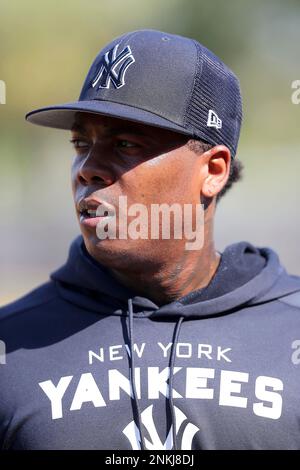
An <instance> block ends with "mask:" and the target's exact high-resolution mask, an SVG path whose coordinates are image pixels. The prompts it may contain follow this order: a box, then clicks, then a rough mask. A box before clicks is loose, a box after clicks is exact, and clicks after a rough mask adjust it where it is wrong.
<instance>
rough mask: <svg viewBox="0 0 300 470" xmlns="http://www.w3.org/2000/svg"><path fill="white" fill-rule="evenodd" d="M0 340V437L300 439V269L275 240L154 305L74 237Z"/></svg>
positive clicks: (231, 256)
mask: <svg viewBox="0 0 300 470" xmlns="http://www.w3.org/2000/svg"><path fill="white" fill-rule="evenodd" d="M0 340H1V341H2V342H1V343H0V344H1V348H2V354H0V359H1V362H0V447H1V448H2V449H128V450H130V449H143V448H144V449H149V450H153V449H183V450H187V449H300V278H299V277H296V276H291V275H288V274H287V273H286V271H285V269H284V268H283V267H282V266H281V265H280V262H279V260H278V257H277V255H276V253H274V251H272V250H271V249H268V248H255V247H254V246H252V245H251V244H249V243H247V242H240V243H236V244H234V245H231V246H229V247H228V248H226V249H225V251H224V252H223V254H222V257H221V262H220V265H219V268H218V270H217V272H216V274H215V276H214V277H213V279H212V280H211V282H210V283H209V285H208V286H207V287H206V288H204V289H200V290H197V291H194V292H192V293H190V294H188V295H186V296H184V297H182V298H180V299H178V300H176V301H173V302H171V303H169V304H166V305H163V306H158V305H156V304H155V303H154V302H153V301H151V300H150V299H147V298H145V297H141V296H138V295H136V293H134V292H131V291H130V290H129V289H127V288H125V287H124V286H122V285H121V284H119V283H118V282H117V281H116V280H115V279H114V278H113V277H112V276H111V275H110V272H109V270H108V269H106V268H105V267H103V266H101V265H100V264H98V263H97V262H95V261H94V260H93V259H92V258H91V257H90V256H89V255H88V254H87V252H86V250H85V247H84V244H83V240H82V238H81V237H78V238H77V239H76V240H75V241H74V242H73V244H72V246H71V249H70V254H69V258H68V261H67V263H66V264H65V265H64V266H63V267H62V268H60V269H59V270H58V271H56V272H54V273H53V274H52V276H51V279H50V281H49V282H48V283H46V284H44V285H42V286H41V287H39V288H37V289H36V290H34V291H33V292H31V293H29V294H28V295H26V296H25V297H23V298H22V299H20V300H18V301H16V302H14V303H12V304H10V305H8V306H6V307H3V308H2V309H0ZM4 346H5V347H6V354H4V352H5V351H4V350H3V348H4ZM170 391H171V392H170ZM169 392H170V393H169Z"/></svg>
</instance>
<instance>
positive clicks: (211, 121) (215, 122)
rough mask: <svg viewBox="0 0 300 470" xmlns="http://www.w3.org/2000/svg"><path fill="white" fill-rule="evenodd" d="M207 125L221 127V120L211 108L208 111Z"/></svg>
mask: <svg viewBox="0 0 300 470" xmlns="http://www.w3.org/2000/svg"><path fill="white" fill-rule="evenodd" d="M207 127H215V128H216V129H222V120H221V119H220V118H219V116H218V115H217V113H215V112H214V111H213V110H212V109H210V110H209V111H208V118H207Z"/></svg>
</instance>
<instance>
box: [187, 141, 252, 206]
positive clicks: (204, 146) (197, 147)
mask: <svg viewBox="0 0 300 470" xmlns="http://www.w3.org/2000/svg"><path fill="white" fill-rule="evenodd" d="M187 146H188V147H189V149H190V150H192V151H193V152H195V153H196V154H198V155H201V154H202V153H204V152H208V150H210V149H212V148H213V147H214V146H213V145H212V144H209V143H208V142H204V141H203V140H198V139H190V140H188V142H187ZM243 168H244V165H243V163H242V162H241V161H240V160H238V159H237V158H232V159H231V165H230V170H229V176H228V180H227V182H226V184H225V186H224V188H223V189H222V190H221V191H220V192H219V194H218V195H217V202H218V201H219V200H220V199H221V197H223V196H224V194H225V193H227V191H228V190H229V189H230V188H231V187H232V185H233V184H234V183H237V182H238V181H240V180H241V179H242V176H243V174H242V173H243Z"/></svg>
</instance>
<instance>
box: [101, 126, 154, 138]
mask: <svg viewBox="0 0 300 470" xmlns="http://www.w3.org/2000/svg"><path fill="white" fill-rule="evenodd" d="M109 134H110V135H117V134H134V135H138V136H141V137H148V136H147V134H146V133H145V132H143V131H142V130H141V129H135V128H134V127H126V126H120V127H115V128H112V129H110V130H109Z"/></svg>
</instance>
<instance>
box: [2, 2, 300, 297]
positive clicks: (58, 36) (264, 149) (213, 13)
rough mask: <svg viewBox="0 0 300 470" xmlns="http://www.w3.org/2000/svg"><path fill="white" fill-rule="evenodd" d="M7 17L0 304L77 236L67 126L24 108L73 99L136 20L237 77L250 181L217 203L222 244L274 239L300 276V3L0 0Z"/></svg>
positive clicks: (39, 277) (37, 279)
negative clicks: (296, 92)
mask: <svg viewBox="0 0 300 470" xmlns="http://www.w3.org/2000/svg"><path fill="white" fill-rule="evenodd" d="M0 19H1V23H0V80H4V81H5V83H6V87H7V95H6V104H5V105H0V168H1V171H0V186H1V192H0V195H1V197H0V208H1V219H0V230H1V245H0V303H1V304H4V303H6V302H9V301H11V300H13V299H15V298H17V297H19V296H20V295H22V294H24V293H25V292H27V291H28V290H29V289H32V288H33V287H35V286H36V285H38V284H39V283H41V282H43V281H45V280H46V279H47V278H48V274H49V272H50V271H52V270H54V269H55V268H56V267H58V266H59V265H60V264H62V263H63V262H64V260H65V258H66V256H67V250H68V247H69V243H70V241H71V240H72V239H73V237H75V236H76V234H77V233H79V228H78V227H77V223H76V220H75V213H74V210H73V204H72V197H71V187H70V181H69V168H70V163H71V158H72V149H71V146H70V144H69V142H68V140H69V138H70V137H69V134H68V132H65V131H58V130H51V129H45V128H41V127H36V126H33V125H31V124H28V123H26V122H25V120H24V115H25V113H26V112H28V111H29V110H31V109H33V108H35V107H40V106H43V105H47V104H53V103H59V102H67V101H71V100H73V99H75V98H77V97H78V95H79V92H80V89H81V86H82V82H83V80H84V78H85V75H86V73H87V70H88V68H89V66H90V64H91V62H92V60H93V59H94V57H95V55H96V54H97V52H98V51H99V50H100V49H101V47H102V46H103V45H104V44H105V43H106V42H108V41H110V40H111V39H112V38H113V37H115V36H117V35H119V34H122V33H124V32H126V31H130V30H135V29H141V28H154V29H160V30H163V31H167V32H170V33H177V34H182V35H188V36H191V37H194V38H195V39H197V40H199V41H200V42H202V43H203V44H205V45H206V46H207V47H208V48H210V49H211V50H212V51H213V52H214V53H216V54H217V55H219V56H220V57H221V58H222V60H224V61H225V62H226V63H227V64H228V65H229V66H230V67H231V68H232V69H233V70H234V71H235V73H236V74H237V75H238V76H239V78H240V81H241V87H242V92H243V101H244V126H243V130H242V134H241V140H240V145H239V151H238V157H239V158H240V159H241V160H242V161H243V162H244V166H245V171H244V179H243V182H242V183H238V184H236V185H235V187H234V188H233V189H232V190H231V191H230V192H229V193H228V195H226V196H225V197H224V200H222V202H221V203H220V206H219V208H218V210H217V218H216V242H217V248H218V249H220V250H222V249H223V248H224V247H225V246H226V245H227V244H229V243H232V242H235V241H240V240H248V241H250V242H252V243H254V244H257V245H259V246H271V247H273V248H274V249H275V250H277V251H278V253H279V255H280V258H281V260H282V262H283V263H284V264H285V266H286V268H287V269H288V270H289V271H290V272H292V273H294V274H300V252H299V248H298V244H299V233H300V216H299V208H298V207H299V206H298V204H299V200H300V185H299V176H300V158H299V153H300V139H299V121H300V105H294V104H292V101H291V94H292V89H291V83H292V81H293V80H297V79H300V60H299V59H300V2H299V0H294V1H292V0H285V1H284V2H283V1H277V0H261V1H258V0H251V1H249V0H248V1H244V0H227V1H225V0H223V1H222V0H214V1H202V0H163V1H162V0H160V1H159V0H150V1H148V0H146V1H145V0H142V1H138V0H127V1H126V0H123V1H122V0H110V1H109V2H107V1H102V0H85V1H84V0H72V1H69V0H64V1H63V2H61V1H55V0H43V1H42V2H41V1H36V0H26V2H23V1H20V0H19V1H16V0H10V1H6V0H0Z"/></svg>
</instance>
